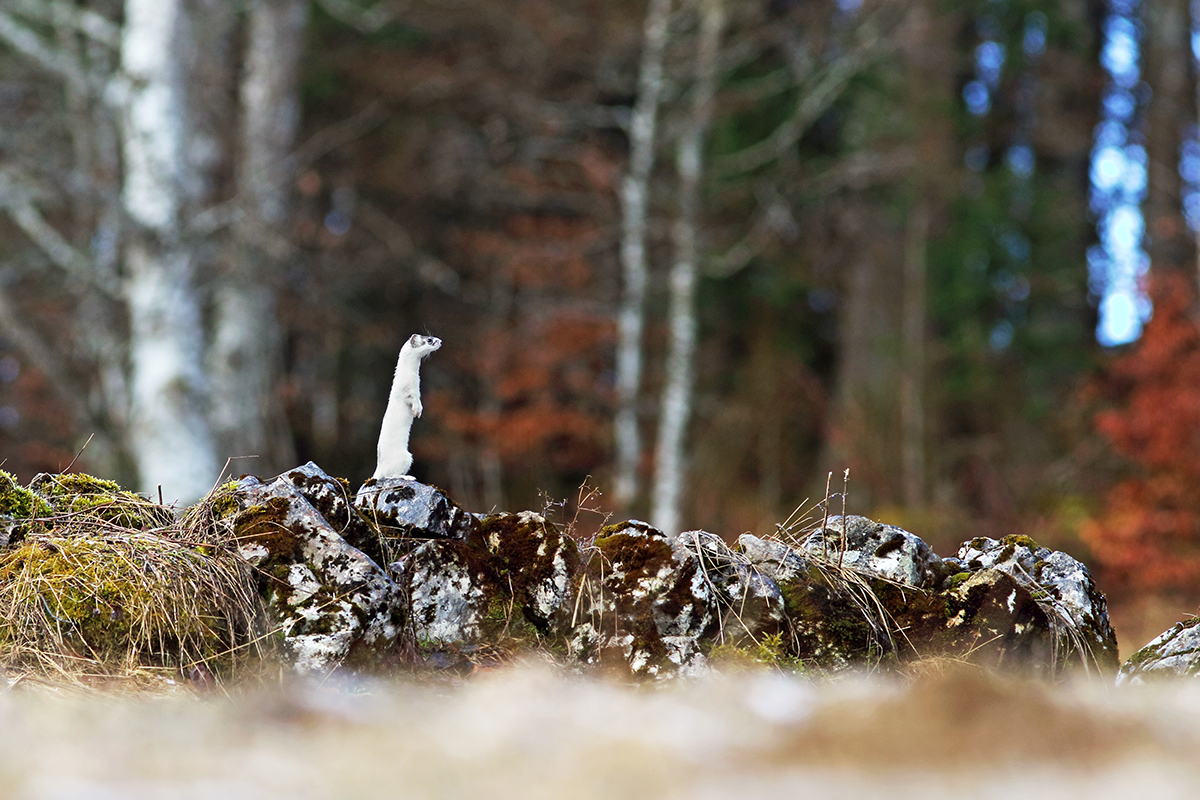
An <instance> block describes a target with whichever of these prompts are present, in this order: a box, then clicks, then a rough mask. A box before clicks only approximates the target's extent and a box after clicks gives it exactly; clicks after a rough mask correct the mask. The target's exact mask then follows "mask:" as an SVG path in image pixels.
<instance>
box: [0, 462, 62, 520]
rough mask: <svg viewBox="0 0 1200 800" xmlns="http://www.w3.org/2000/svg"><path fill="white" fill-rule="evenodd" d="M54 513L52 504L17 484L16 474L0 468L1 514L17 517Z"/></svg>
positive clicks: (42, 515) (41, 515)
mask: <svg viewBox="0 0 1200 800" xmlns="http://www.w3.org/2000/svg"><path fill="white" fill-rule="evenodd" d="M52 513H54V510H53V509H52V508H51V507H50V504H49V503H47V502H46V501H45V500H43V499H42V498H41V497H39V496H38V495H36V494H34V493H33V492H31V491H29V490H28V489H26V488H25V487H23V486H19V485H18V484H17V479H16V476H14V475H13V474H12V473H9V472H5V471H4V470H0V514H7V515H8V516H10V517H15V518H17V519H29V518H30V517H45V516H49V515H50V514H52Z"/></svg>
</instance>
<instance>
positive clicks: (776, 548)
mask: <svg viewBox="0 0 1200 800" xmlns="http://www.w3.org/2000/svg"><path fill="white" fill-rule="evenodd" d="M738 548H739V549H740V550H741V551H742V553H743V555H745V557H746V561H748V562H749V563H750V564H751V565H752V566H753V567H754V568H755V569H757V570H758V571H759V572H761V573H762V574H764V575H766V576H767V577H769V578H770V579H771V580H773V581H775V582H776V583H782V582H784V581H790V580H792V579H793V578H796V577H798V576H800V575H805V574H807V573H808V566H809V565H808V561H807V559H805V558H804V557H803V556H802V555H800V554H799V553H797V552H796V551H795V550H793V549H792V548H790V547H788V546H787V545H786V544H784V543H783V542H779V541H776V540H774V539H760V538H758V537H757V536H753V535H751V534H749V533H743V534H742V535H741V536H739V537H738Z"/></svg>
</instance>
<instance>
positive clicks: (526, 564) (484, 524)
mask: <svg viewBox="0 0 1200 800" xmlns="http://www.w3.org/2000/svg"><path fill="white" fill-rule="evenodd" d="M479 538H480V541H481V542H482V544H483V546H484V547H485V548H486V549H487V552H488V554H489V556H490V558H489V559H488V561H489V565H490V567H491V572H492V580H493V581H494V582H495V584H496V588H497V589H498V590H499V591H500V592H501V593H503V594H505V595H507V596H508V597H509V598H510V599H511V601H512V603H513V604H514V606H515V607H516V608H518V609H520V610H521V612H522V614H524V616H525V618H526V619H527V620H528V621H529V623H530V624H532V625H533V626H534V627H535V628H537V630H538V632H539V633H541V634H548V633H552V632H556V631H561V630H562V629H564V628H565V627H566V626H567V625H568V624H569V622H570V615H571V598H572V594H571V579H572V578H573V577H574V575H575V572H576V570H577V569H578V567H579V548H578V547H577V546H576V544H575V542H574V541H573V540H572V539H569V538H567V537H566V536H564V535H563V534H562V532H561V531H559V529H558V527H557V526H556V525H554V523H552V522H548V521H547V520H546V518H545V517H543V516H542V515H540V514H535V513H534V512H532V511H523V512H521V513H519V514H491V515H489V516H486V517H484V518H483V519H481V520H480V522H479Z"/></svg>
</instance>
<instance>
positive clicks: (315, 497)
mask: <svg viewBox="0 0 1200 800" xmlns="http://www.w3.org/2000/svg"><path fill="white" fill-rule="evenodd" d="M279 480H283V481H286V482H287V483H290V484H291V485H292V486H294V487H295V488H296V491H298V492H299V493H300V494H301V495H302V496H303V497H304V499H305V500H307V501H308V502H309V503H311V504H312V506H313V508H315V509H316V510H317V511H318V512H320V514H321V516H322V517H324V518H325V521H326V522H328V523H329V525H330V527H332V528H333V529H334V530H335V531H337V533H338V535H339V536H341V537H342V538H343V539H345V540H346V541H347V543H349V544H350V545H351V546H353V547H357V548H358V549H359V550H362V551H363V552H364V553H366V554H367V555H368V556H370V557H371V559H372V560H373V561H374V562H375V563H376V564H381V565H382V564H386V563H387V561H388V559H387V558H386V554H385V553H384V548H383V544H382V541H381V539H380V535H379V531H378V530H376V529H375V528H373V527H371V525H370V524H369V523H368V522H367V521H366V520H365V519H364V518H363V516H362V514H360V513H359V511H358V509H357V508H356V507H355V505H354V503H355V499H356V497H355V493H354V492H352V491H351V490H350V482H349V481H347V480H346V479H345V478H334V477H332V476H330V475H328V474H326V472H325V471H324V470H322V469H321V468H320V467H318V466H317V465H316V464H314V463H313V462H312V461H309V462H308V463H307V464H305V465H303V466H300V467H296V468H295V469H292V470H288V471H287V472H285V473H283V474H282V475H280V476H279Z"/></svg>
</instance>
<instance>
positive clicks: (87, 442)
mask: <svg viewBox="0 0 1200 800" xmlns="http://www.w3.org/2000/svg"><path fill="white" fill-rule="evenodd" d="M95 435H96V434H94V433H90V434H88V438H87V441H86V442H84V443H83V447H81V448H79V452H78V453H76V454H75V457H74V458H72V459H71V463H70V464H67V468H66V469H62V470H59V472H60V473H63V472H70V471H71V467H73V466H75V462H76V461H78V460H79V457H80V456H81V455H83V451H84V450H86V449H87V446H88V445H89V444H91V443H92V438H93V437H94V436H95ZM161 492H162V487H161V486H160V487H159V493H161Z"/></svg>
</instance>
